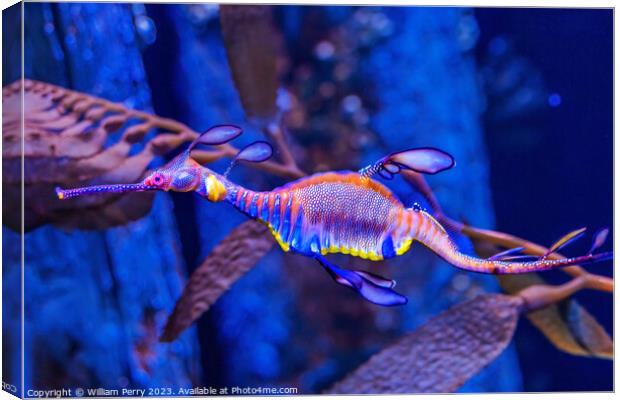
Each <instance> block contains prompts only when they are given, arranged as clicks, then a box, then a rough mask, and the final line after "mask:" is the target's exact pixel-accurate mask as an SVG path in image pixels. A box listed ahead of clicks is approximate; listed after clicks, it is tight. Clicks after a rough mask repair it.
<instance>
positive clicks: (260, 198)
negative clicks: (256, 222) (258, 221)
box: [256, 193, 265, 216]
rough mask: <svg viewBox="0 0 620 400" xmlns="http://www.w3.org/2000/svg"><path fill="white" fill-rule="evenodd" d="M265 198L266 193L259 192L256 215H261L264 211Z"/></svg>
mask: <svg viewBox="0 0 620 400" xmlns="http://www.w3.org/2000/svg"><path fill="white" fill-rule="evenodd" d="M264 198H265V194H264V193H259V194H258V199H257V200H256V215H258V216H260V215H262V212H263V200H264Z"/></svg>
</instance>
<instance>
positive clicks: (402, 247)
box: [396, 239, 413, 256]
mask: <svg viewBox="0 0 620 400" xmlns="http://www.w3.org/2000/svg"><path fill="white" fill-rule="evenodd" d="M411 243H413V239H406V240H405V241H404V242H403V243H402V244H401V245H400V246H399V247H398V249H396V255H397V256H402V255H403V254H405V253H406V252H408V251H409V249H410V248H411Z"/></svg>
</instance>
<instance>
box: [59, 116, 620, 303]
mask: <svg viewBox="0 0 620 400" xmlns="http://www.w3.org/2000/svg"><path fill="white" fill-rule="evenodd" d="M238 134H240V130H239V129H238V128H236V127H233V126H227V125H226V126H219V127H215V128H213V129H211V130H209V131H207V132H206V133H205V134H203V136H202V137H201V138H199V139H197V141H195V142H194V143H192V145H190V148H189V149H188V150H187V151H186V152H184V153H182V154H181V155H179V157H177V158H176V159H175V160H173V161H172V162H171V163H170V164H169V165H167V166H166V167H164V168H162V169H159V170H156V171H155V172H153V173H152V174H151V175H149V176H148V177H147V178H146V179H145V180H144V181H143V182H142V183H139V184H125V185H103V186H92V187H87V188H80V189H69V190H60V189H59V190H58V196H59V198H61V199H64V198H71V197H75V196H79V195H82V194H87V193H99V192H125V191H144V190H175V191H182V192H188V191H194V192H196V193H198V194H199V195H201V196H202V197H204V198H206V199H207V200H209V201H213V202H220V201H226V202H228V203H230V204H232V205H233V206H234V207H235V208H237V209H238V210H240V211H241V212H243V213H244V214H246V215H247V216H249V217H250V218H254V219H256V220H258V221H260V222H262V223H264V224H265V225H266V226H267V227H269V230H270V231H271V233H272V234H273V236H274V238H275V240H276V241H277V242H278V244H279V245H280V247H281V248H282V250H283V251H286V252H289V251H290V252H294V253H299V254H302V255H305V256H309V257H313V258H315V259H317V261H318V262H319V263H320V264H321V265H322V266H323V267H324V268H325V269H326V270H327V272H328V273H329V274H330V275H331V276H332V277H333V278H334V279H335V280H336V282H338V283H340V284H342V285H345V286H348V287H351V288H353V289H355V290H357V291H358V292H359V293H360V294H361V295H362V296H363V297H365V298H366V299H367V300H370V301H371V302H374V303H377V304H381V305H396V304H403V303H405V302H406V298H405V297H404V296H402V295H400V294H398V293H396V292H395V291H394V290H393V287H394V285H395V282H394V281H392V280H389V279H386V278H383V277H380V276H378V275H375V274H372V273H369V272H365V271H352V270H346V269H342V268H339V267H338V266H336V265H334V264H332V263H330V262H329V261H328V260H327V259H326V258H325V256H326V255H327V254H329V253H342V254H348V255H351V256H355V257H360V258H364V259H369V260H373V261H379V260H385V259H389V258H392V257H395V256H400V255H402V254H404V253H406V252H407V251H408V250H409V248H410V247H411V245H412V243H413V242H419V243H421V244H423V245H424V246H426V247H427V248H429V249H430V250H431V251H433V252H434V253H436V254H437V255H438V256H440V257H441V258H443V259H444V260H445V261H447V262H448V263H450V264H452V265H454V266H455V267H458V268H462V269H465V270H469V271H474V272H480V273H488V274H515V273H526V272H534V271H543V270H548V269H552V268H557V267H562V266H568V265H573V264H585V263H592V262H596V261H601V260H605V259H609V258H611V257H612V254H611V253H599V254H593V250H594V249H595V248H596V247H598V246H600V245H601V244H602V241H603V240H604V236H606V232H603V233H604V234H599V235H597V237H596V238H595V244H596V242H599V243H598V244H596V246H593V249H592V250H591V251H590V253H589V254H587V255H583V256H579V257H573V258H564V259H559V260H549V259H547V258H546V257H541V258H538V259H535V260H533V261H519V259H520V257H522V256H514V255H513V254H514V253H515V252H514V251H513V252H505V253H502V254H500V255H498V256H497V257H491V258H489V259H482V258H478V257H473V256H470V255H467V254H465V253H462V252H461V251H460V250H459V248H458V247H457V245H456V244H455V242H454V240H453V239H452V237H451V236H450V234H449V233H448V232H447V231H446V230H445V229H444V227H443V226H442V225H441V224H440V223H439V222H438V221H437V220H436V219H435V218H434V217H433V216H432V215H431V214H429V213H428V212H426V211H425V210H422V209H421V208H420V207H405V205H404V204H403V203H402V202H401V201H400V200H399V199H398V198H397V197H396V196H395V195H394V194H393V193H392V191H391V190H390V189H388V188H387V187H386V186H385V185H383V184H382V183H380V182H379V181H377V180H375V179H373V178H372V176H373V175H375V174H377V173H379V174H381V175H383V176H386V177H391V176H392V175H393V174H396V173H398V172H399V170H400V169H403V168H407V169H413V170H416V171H418V172H423V173H431V174H432V173H437V172H440V171H442V170H445V169H448V168H450V167H452V166H453V165H454V161H453V160H452V158H451V157H450V156H449V155H447V154H446V153H443V152H441V151H439V150H437V149H430V148H426V149H412V150H408V151H405V152H400V153H393V154H391V155H389V156H386V157H384V158H383V159H381V160H379V161H378V162H377V163H375V164H373V165H370V166H368V167H366V168H364V169H362V170H360V171H358V172H353V171H340V172H326V173H319V174H315V175H312V176H309V177H305V178H302V179H299V180H297V181H294V182H290V183H288V184H286V185H284V186H282V187H279V188H275V189H273V190H271V191H265V192H256V191H252V190H249V189H246V188H244V187H242V186H240V185H237V184H235V183H233V182H231V181H230V180H228V179H227V177H226V176H223V175H220V174H218V173H216V172H214V171H212V170H210V169H208V168H206V167H203V166H201V165H200V164H198V163H197V162H196V161H194V160H193V159H192V158H191V157H190V151H191V149H192V148H193V147H194V146H195V145H197V144H199V143H207V144H219V143H220V142H222V141H223V140H225V139H226V141H228V140H230V139H231V138H234V137H236V136H237V135H238ZM270 154H271V148H270V147H269V145H268V144H266V143H264V142H258V143H257V144H256V145H251V146H248V147H247V148H246V149H243V150H242V151H241V152H240V154H239V159H245V160H248V161H262V160H263V159H264V157H265V156H267V157H268V156H269V155H270ZM582 233H583V230H579V231H574V232H571V233H570V234H568V235H566V236H565V237H563V238H562V239H560V241H558V242H557V243H556V245H554V246H552V249H553V250H557V249H558V248H559V247H561V246H563V245H564V244H567V243H568V242H570V241H572V240H573V239H575V238H576V237H577V236H579V235H581V234H582Z"/></svg>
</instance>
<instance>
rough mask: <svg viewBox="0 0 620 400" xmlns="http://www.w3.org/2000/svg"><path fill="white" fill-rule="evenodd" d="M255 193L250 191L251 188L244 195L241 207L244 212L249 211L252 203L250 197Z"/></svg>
mask: <svg viewBox="0 0 620 400" xmlns="http://www.w3.org/2000/svg"><path fill="white" fill-rule="evenodd" d="M255 194H256V193H254V192H252V191H251V190H248V195H247V196H245V204H244V205H243V209H244V210H245V211H246V212H249V211H250V204H252V199H253V198H254V195H255Z"/></svg>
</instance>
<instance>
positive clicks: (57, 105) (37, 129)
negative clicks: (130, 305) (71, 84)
mask: <svg viewBox="0 0 620 400" xmlns="http://www.w3.org/2000/svg"><path fill="white" fill-rule="evenodd" d="M22 86H23V93H24V110H23V111H24V131H23V135H24V152H23V156H24V171H23V172H24V178H23V179H24V194H25V215H24V219H25V227H24V228H25V229H26V230H30V229H33V228H35V227H37V226H39V225H41V224H44V223H47V222H53V223H54V224H56V225H58V226H62V227H71V228H73V227H81V228H85V229H93V228H104V227H109V226H114V225H118V224H123V223H126V222H128V221H131V220H134V219H137V218H140V217H141V216H143V215H144V214H145V213H146V212H148V210H149V209H150V207H151V202H152V199H153V196H151V195H147V196H126V195H121V196H118V195H113V196H105V195H102V196H95V197H91V198H84V199H75V200H71V201H67V202H60V201H57V199H56V195H55V191H54V187H55V186H57V185H62V186H65V187H70V186H77V185H85V184H92V183H96V182H98V181H105V180H112V181H113V183H115V182H121V181H130V180H133V179H137V178H139V177H141V176H142V175H143V173H144V171H145V170H146V167H147V166H148V164H149V162H150V161H151V160H152V158H153V157H154V156H155V154H154V152H152V151H150V148H149V147H148V146H147V147H146V148H145V149H144V150H143V151H141V152H140V153H139V154H137V155H135V156H132V157H129V156H128V154H129V151H130V148H131V146H132V144H133V143H136V142H139V141H140V140H142V139H143V137H144V136H145V135H146V134H147V133H148V132H149V130H150V129H151V128H152V127H153V126H151V124H149V123H142V124H137V125H134V126H131V127H129V128H127V129H124V130H123V133H122V136H121V138H120V139H119V140H118V141H117V142H116V143H115V144H113V145H111V146H109V147H108V148H105V147H104V144H105V142H106V140H108V136H109V135H111V134H113V133H115V132H117V131H120V130H121V128H123V127H124V126H125V125H126V124H128V123H131V122H132V120H139V118H136V116H134V115H132V110H130V109H127V108H125V107H123V106H120V105H116V104H113V103H109V102H107V101H105V100H101V99H98V98H96V97H92V96H88V95H86V94H83V93H80V92H75V91H71V90H67V89H64V88H61V87H58V86H54V85H51V84H47V83H43V82H37V81H31V80H24V81H23V85H22V82H21V81H17V82H15V83H13V84H11V85H8V86H6V87H4V88H3V92H2V94H3V97H2V102H3V106H4V107H3V119H2V124H3V142H4V144H5V146H4V147H3V154H2V163H3V182H4V185H3V189H4V190H5V193H6V194H8V197H7V199H8V201H6V202H4V203H3V213H4V215H5V216H6V217H7V218H5V224H6V225H7V226H9V227H10V228H12V229H19V227H20V220H19V219H20V212H19V208H20V198H19V193H20V192H21V179H22V177H21V153H20V150H21V146H20V139H21V135H20V119H21V96H20V92H21V90H22Z"/></svg>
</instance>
